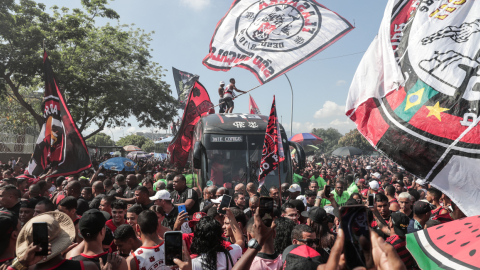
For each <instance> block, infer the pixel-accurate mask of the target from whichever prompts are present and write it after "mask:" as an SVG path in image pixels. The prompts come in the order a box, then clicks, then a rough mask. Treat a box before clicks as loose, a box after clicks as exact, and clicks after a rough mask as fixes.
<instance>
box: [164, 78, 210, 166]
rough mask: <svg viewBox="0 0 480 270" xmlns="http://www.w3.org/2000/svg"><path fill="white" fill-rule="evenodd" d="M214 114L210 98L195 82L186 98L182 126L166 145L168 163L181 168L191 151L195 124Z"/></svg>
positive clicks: (200, 85) (201, 86)
mask: <svg viewBox="0 0 480 270" xmlns="http://www.w3.org/2000/svg"><path fill="white" fill-rule="evenodd" d="M209 113H210V114H211V113H215V110H214V109H213V104H212V102H211V101H210V96H209V95H208V92H207V90H205V87H203V85H202V84H201V83H200V82H198V81H196V82H195V84H194V86H193V88H192V91H190V94H189V96H188V100H187V105H186V106H185V110H184V112H183V116H182V124H181V125H180V128H179V129H178V132H177V134H176V135H175V137H174V138H173V140H172V142H171V143H170V144H169V145H168V154H169V156H170V163H172V164H175V165H176V166H178V167H183V166H185V164H186V163H187V161H188V153H189V152H190V150H191V149H192V135H193V129H194V127H195V124H197V122H198V120H200V117H201V116H204V115H207V114H209Z"/></svg>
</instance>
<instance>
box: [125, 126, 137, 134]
mask: <svg viewBox="0 0 480 270" xmlns="http://www.w3.org/2000/svg"><path fill="white" fill-rule="evenodd" d="M136 130H137V129H136V128H135V127H130V128H128V129H127V132H128V133H133V132H135V131H136Z"/></svg>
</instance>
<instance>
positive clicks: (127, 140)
mask: <svg viewBox="0 0 480 270" xmlns="http://www.w3.org/2000/svg"><path fill="white" fill-rule="evenodd" d="M117 145H118V146H122V147H123V146H127V145H135V146H138V147H140V148H142V150H143V151H145V152H147V153H150V152H153V150H155V143H154V142H153V141H152V140H150V139H148V138H145V137H143V136H139V135H128V136H125V137H122V138H120V140H118V141H117Z"/></svg>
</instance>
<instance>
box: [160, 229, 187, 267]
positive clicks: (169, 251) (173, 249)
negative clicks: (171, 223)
mask: <svg viewBox="0 0 480 270" xmlns="http://www.w3.org/2000/svg"><path fill="white" fill-rule="evenodd" d="M163 238H164V239H165V265H168V266H172V265H173V266H176V264H175V263H174V262H173V259H179V260H182V246H183V242H182V232H179V231H170V232H165V234H164V236H163Z"/></svg>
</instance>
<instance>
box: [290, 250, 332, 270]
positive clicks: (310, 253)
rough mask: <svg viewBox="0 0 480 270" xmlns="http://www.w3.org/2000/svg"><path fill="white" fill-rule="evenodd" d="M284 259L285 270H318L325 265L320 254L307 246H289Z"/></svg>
mask: <svg viewBox="0 0 480 270" xmlns="http://www.w3.org/2000/svg"><path fill="white" fill-rule="evenodd" d="M282 258H283V269H284V270H297V269H302V270H316V269H317V267H318V266H319V265H320V264H322V263H323V262H322V259H321V255H320V253H318V252H317V251H316V250H315V249H313V248H311V247H309V246H307V245H291V246H288V247H287V248H286V249H285V250H284V251H283V254H282Z"/></svg>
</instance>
